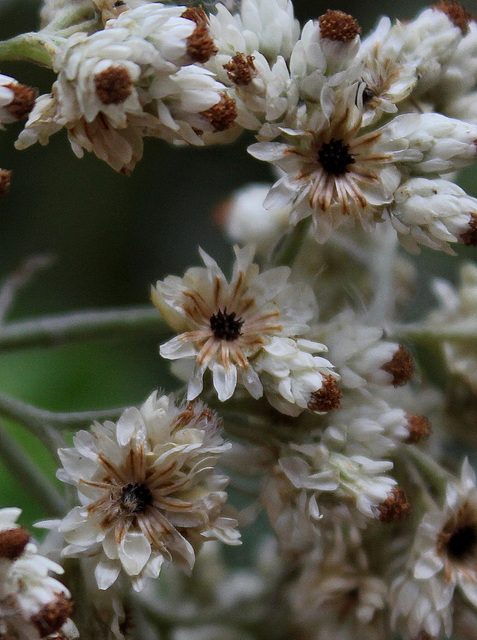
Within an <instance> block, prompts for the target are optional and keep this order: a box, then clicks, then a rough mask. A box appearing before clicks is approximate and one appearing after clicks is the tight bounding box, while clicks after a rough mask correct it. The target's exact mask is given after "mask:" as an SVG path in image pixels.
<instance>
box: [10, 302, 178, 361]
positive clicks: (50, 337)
mask: <svg viewBox="0 0 477 640" xmlns="http://www.w3.org/2000/svg"><path fill="white" fill-rule="evenodd" d="M170 332H171V330H170V328H169V326H168V325H167V324H166V323H165V322H164V321H163V320H162V319H161V317H160V316H159V313H158V312H157V311H156V310H155V309H153V308H151V307H133V308H131V309H108V310H106V311H79V312H76V313H66V314H62V315H58V316H50V317H43V318H35V319H33V320H21V321H19V322H11V323H7V324H4V325H2V326H0V352H1V351H9V350H12V349H19V348H25V347H51V346H57V345H60V344H64V343H71V342H81V341H84V340H95V339H100V338H101V339H105V338H132V337H135V338H138V337H144V336H147V335H156V336H160V335H164V334H169V333H170Z"/></svg>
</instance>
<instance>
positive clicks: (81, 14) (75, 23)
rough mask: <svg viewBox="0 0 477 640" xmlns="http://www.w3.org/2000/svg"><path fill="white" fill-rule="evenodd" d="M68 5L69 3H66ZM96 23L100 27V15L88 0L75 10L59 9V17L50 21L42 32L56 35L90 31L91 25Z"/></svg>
mask: <svg viewBox="0 0 477 640" xmlns="http://www.w3.org/2000/svg"><path fill="white" fill-rule="evenodd" d="M66 6H68V5H66ZM93 25H96V27H97V28H100V24H99V21H98V17H97V16H96V14H95V11H94V7H93V5H92V3H91V2H90V1H89V0H88V1H87V2H84V3H83V4H80V5H79V6H78V7H76V8H75V9H73V11H68V10H62V11H61V10H60V11H58V17H57V18H56V20H54V21H53V22H50V23H49V24H48V25H47V26H46V27H45V28H44V29H43V30H42V33H52V34H54V35H62V36H65V37H66V36H67V35H69V32H71V33H74V32H75V31H85V32H87V31H89V27H92V26H93Z"/></svg>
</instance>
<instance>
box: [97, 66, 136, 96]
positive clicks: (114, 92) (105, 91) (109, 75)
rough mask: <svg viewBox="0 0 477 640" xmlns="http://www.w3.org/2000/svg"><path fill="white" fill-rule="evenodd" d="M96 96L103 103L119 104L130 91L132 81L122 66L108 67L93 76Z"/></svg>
mask: <svg viewBox="0 0 477 640" xmlns="http://www.w3.org/2000/svg"><path fill="white" fill-rule="evenodd" d="M94 85H95V87H96V93H97V94H98V98H99V99H100V100H101V102H102V103H103V104H121V103H122V102H124V101H125V100H127V98H129V96H130V95H131V93H132V89H133V83H132V80H131V76H130V75H129V71H128V70H127V69H125V68H124V67H109V68H108V69H105V70H104V71H102V72H101V73H97V74H96V75H95V76H94Z"/></svg>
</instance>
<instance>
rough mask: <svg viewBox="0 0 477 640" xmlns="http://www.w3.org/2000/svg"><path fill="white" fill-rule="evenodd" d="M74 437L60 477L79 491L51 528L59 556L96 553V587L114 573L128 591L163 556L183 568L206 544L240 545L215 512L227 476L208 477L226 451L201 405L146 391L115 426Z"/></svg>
mask: <svg viewBox="0 0 477 640" xmlns="http://www.w3.org/2000/svg"><path fill="white" fill-rule="evenodd" d="M92 431H93V432H92V433H89V432H87V431H80V432H79V433H78V434H77V435H76V437H75V440H74V444H75V447H74V448H71V449H61V450H60V452H59V454H60V458H61V461H62V463H63V466H64V469H62V470H60V471H59V473H58V476H59V477H60V479H61V480H63V481H64V482H68V483H70V484H74V485H75V486H76V488H77V489H78V493H79V496H80V500H81V502H82V506H81V507H76V508H74V509H73V510H72V511H70V513H69V514H68V515H67V516H66V518H65V519H64V520H63V521H62V522H61V523H60V524H59V530H60V532H61V533H63V536H64V538H65V540H66V541H67V542H68V543H69V546H67V547H66V548H65V549H64V551H63V554H64V555H66V556H83V555H86V556H94V557H96V558H97V566H96V569H95V575H96V579H97V582H98V585H99V587H100V588H101V589H106V588H108V587H109V586H110V585H111V584H113V583H114V582H115V580H116V579H117V577H118V576H119V574H120V572H121V571H123V572H124V573H126V574H127V575H129V576H130V577H131V579H132V581H133V586H134V588H135V589H136V590H140V589H141V588H142V587H143V586H144V578H145V577H157V576H158V575H159V572H160V569H161V565H162V563H163V561H164V560H165V559H167V560H172V561H173V562H175V563H176V564H178V565H179V566H180V567H181V568H182V569H183V570H185V571H187V572H190V570H191V569H192V567H193V565H194V560H195V553H196V552H197V551H198V550H199V548H200V546H201V544H202V542H204V540H205V539H207V538H220V539H221V540H223V541H226V542H228V543H230V544H238V542H237V537H238V536H237V534H236V532H235V531H234V526H235V524H236V522H235V520H233V519H230V518H225V517H223V516H222V506H223V504H224V502H225V501H226V499H227V494H226V493H225V492H224V491H223V488H224V486H225V485H226V479H225V478H223V477H222V476H219V475H217V474H214V473H213V467H214V465H215V464H216V462H217V459H218V457H219V455H220V454H221V453H222V452H223V451H225V450H226V449H227V448H228V445H226V444H225V443H224V442H223V440H222V438H221V436H220V425H219V421H218V419H217V418H216V416H215V415H214V414H213V413H212V412H211V411H209V410H208V409H207V408H206V407H205V406H204V405H202V404H201V403H200V402H196V403H194V404H188V405H186V406H182V407H177V406H176V405H175V403H174V399H173V398H172V397H171V396H162V397H157V394H156V393H153V394H152V395H151V396H150V397H149V398H148V399H147V400H146V402H145V403H144V405H143V406H142V407H141V408H140V409H136V408H130V409H126V411H124V413H123V414H122V416H121V417H120V418H119V420H118V422H117V423H113V422H106V423H104V424H98V423H96V424H95V425H94V426H93V427H92Z"/></svg>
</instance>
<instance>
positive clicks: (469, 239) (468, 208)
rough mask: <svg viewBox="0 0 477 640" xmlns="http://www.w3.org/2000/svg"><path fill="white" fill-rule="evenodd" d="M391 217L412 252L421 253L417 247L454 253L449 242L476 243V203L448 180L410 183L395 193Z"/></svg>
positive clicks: (405, 245)
mask: <svg viewBox="0 0 477 640" xmlns="http://www.w3.org/2000/svg"><path fill="white" fill-rule="evenodd" d="M389 216H390V220H391V223H392V225H393V226H394V227H395V229H396V231H397V232H398V235H399V239H400V241H401V244H402V245H403V246H404V247H405V248H406V249H407V250H408V251H410V252H412V253H419V251H420V249H419V247H418V244H423V245H425V246H427V247H430V248H431V249H440V250H441V251H445V252H446V253H451V254H454V251H453V250H452V249H451V248H450V247H449V244H448V243H449V242H460V243H462V244H469V245H470V244H472V243H473V242H475V243H477V237H475V236H476V234H475V227H476V226H477V200H476V199H475V198H472V197H471V196H468V195H467V194H466V193H465V191H464V190H463V189H461V188H460V187H459V186H457V185H456V184H454V183H453V182H450V181H449V180H442V179H441V180H427V179H426V178H411V179H410V180H407V181H406V182H404V183H403V184H402V185H401V186H400V187H399V189H398V190H397V191H396V194H395V196H394V202H393V204H392V206H391V207H390V208H389Z"/></svg>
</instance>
